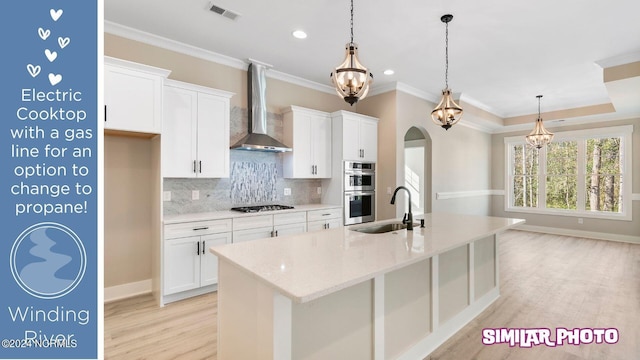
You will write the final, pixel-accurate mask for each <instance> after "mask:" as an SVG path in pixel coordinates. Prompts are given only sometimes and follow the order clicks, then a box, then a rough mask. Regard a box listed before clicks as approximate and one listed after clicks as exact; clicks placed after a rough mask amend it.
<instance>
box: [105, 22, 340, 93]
mask: <svg viewBox="0 0 640 360" xmlns="http://www.w3.org/2000/svg"><path fill="white" fill-rule="evenodd" d="M104 32H106V33H109V34H112V35H116V36H120V37H123V38H126V39H130V40H134V41H139V42H141V43H145V44H148V45H153V46H157V47H160V48H163V49H167V50H171V51H175V52H179V53H181V54H185V55H189V56H193V57H196V58H199V59H203V60H207V61H211V62H214V63H217V64H221V65H226V66H229V67H232V68H234V69H240V70H245V71H246V70H247V66H248V65H249V61H253V60H251V59H249V60H246V61H245V60H240V59H236V58H233V57H230V56H226V55H222V54H218V53H216V52H213V51H209V50H204V49H202V48H199V47H196V46H193V45H188V44H185V43H181V42H179V41H175V40H171V39H167V38H165V37H162V36H158V35H155V34H151V33H148V32H145V31H141V30H138V29H134V28H132V27H128V26H124V25H120V24H118V23H114V22H111V21H107V20H105V21H104ZM266 75H267V77H269V78H272V79H276V80H281V81H284V82H288V83H291V84H294V85H299V86H303V87H306V88H310V89H313V90H318V91H321V92H325V93H329V94H333V93H335V90H334V89H333V88H332V87H331V86H329V85H324V84H320V83H317V82H314V81H310V80H306V79H303V78H301V77H298V76H294V75H290V74H286V73H283V72H281V71H277V70H273V69H270V70H269V71H267V72H266Z"/></svg>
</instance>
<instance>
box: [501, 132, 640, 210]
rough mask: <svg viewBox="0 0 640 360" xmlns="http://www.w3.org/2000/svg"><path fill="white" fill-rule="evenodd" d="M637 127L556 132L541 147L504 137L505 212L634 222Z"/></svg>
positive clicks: (520, 139) (517, 138) (514, 138)
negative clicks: (634, 136)
mask: <svg viewBox="0 0 640 360" xmlns="http://www.w3.org/2000/svg"><path fill="white" fill-rule="evenodd" d="M632 131H633V126H631V125H629V126H618V127H610V128H601V129H590V130H580V131H566V132H557V133H556V135H555V137H554V139H553V142H552V143H551V144H549V145H547V146H546V147H544V148H542V149H540V150H538V149H535V148H532V147H530V146H528V145H526V143H525V141H524V137H521V136H518V137H509V138H505V149H506V154H505V155H506V161H507V167H506V184H508V190H507V196H506V197H505V208H506V209H505V210H506V211H520V212H532V213H547V214H554V215H566V216H584V217H598V218H609V219H621V220H631V206H630V205H631V133H632Z"/></svg>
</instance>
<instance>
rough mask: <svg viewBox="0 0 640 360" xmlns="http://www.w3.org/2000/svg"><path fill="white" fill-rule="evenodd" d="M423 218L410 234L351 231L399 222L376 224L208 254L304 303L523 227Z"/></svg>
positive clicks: (479, 219) (467, 218)
mask: <svg viewBox="0 0 640 360" xmlns="http://www.w3.org/2000/svg"><path fill="white" fill-rule="evenodd" d="M421 217H422V216H421ZM424 218H425V228H420V227H419V225H418V226H416V227H414V230H413V231H407V230H404V229H403V230H398V231H393V232H388V233H384V234H366V233H361V232H358V231H352V230H350V229H353V228H357V227H368V226H371V225H373V224H384V223H389V222H397V221H398V220H391V221H379V222H375V223H366V224H361V225H357V226H351V227H341V228H337V229H330V230H321V231H315V232H308V233H303V234H298V235H291V236H281V237H275V238H268V239H263V240H255V241H248V242H241V243H237V244H229V245H221V246H214V247H212V248H211V249H210V251H211V252H212V253H214V254H215V255H217V256H218V257H219V258H221V259H222V260H227V261H229V262H231V263H233V264H235V265H236V266H238V267H240V268H241V269H243V270H245V271H246V272H247V273H249V274H250V275H251V276H253V277H254V278H256V279H259V280H261V281H262V282H263V283H265V284H266V285H268V286H271V287H273V288H274V289H276V290H277V291H279V292H280V293H282V294H283V295H285V296H288V297H289V298H291V299H292V300H293V301H295V302H298V303H304V302H307V301H311V300H314V299H317V298H319V297H322V296H325V295H327V294H330V293H333V292H335V291H338V290H341V289H344V288H347V287H350V286H352V285H355V284H358V283H360V282H363V281H366V280H369V279H372V278H374V277H375V276H378V275H381V274H384V273H387V272H390V271H393V270H396V269H399V268H402V267H405V266H407V265H410V264H413V263H416V262H418V261H421V260H424V259H427V258H430V257H432V256H433V255H436V254H440V253H443V252H446V251H448V250H451V249H454V248H456V247H459V246H461V245H464V244H467V243H470V242H472V241H475V240H478V239H481V238H484V237H486V236H489V235H492V234H495V233H498V232H501V231H503V230H506V229H508V228H511V227H514V226H516V225H518V224H522V223H524V220H522V219H510V218H499V217H488V216H473V215H459V214H442V213H437V214H425V215H424ZM417 222H418V223H419V220H418V221H417Z"/></svg>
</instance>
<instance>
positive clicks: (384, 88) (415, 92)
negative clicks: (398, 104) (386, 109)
mask: <svg viewBox="0 0 640 360" xmlns="http://www.w3.org/2000/svg"><path fill="white" fill-rule="evenodd" d="M390 91H402V92H403V93H405V94H409V95H412V96H415V97H417V98H419V99H422V100H426V101H430V102H432V103H437V102H438V101H439V99H438V98H437V97H436V96H434V95H433V94H431V93H428V92H426V91H423V90H420V89H417V88H414V87H413V86H411V85H407V84H405V83H402V82H398V81H395V82H389V83H386V84H383V85H378V86H375V87H373V88H371V89H370V90H369V96H375V95H380V94H384V93H387V92H390Z"/></svg>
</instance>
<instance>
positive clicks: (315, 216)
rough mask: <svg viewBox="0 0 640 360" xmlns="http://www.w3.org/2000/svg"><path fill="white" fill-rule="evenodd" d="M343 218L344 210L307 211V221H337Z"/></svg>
mask: <svg viewBox="0 0 640 360" xmlns="http://www.w3.org/2000/svg"><path fill="white" fill-rule="evenodd" d="M341 217H342V208H333V209H323V210H311V211H307V221H319V220H326V219H337V218H341Z"/></svg>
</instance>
